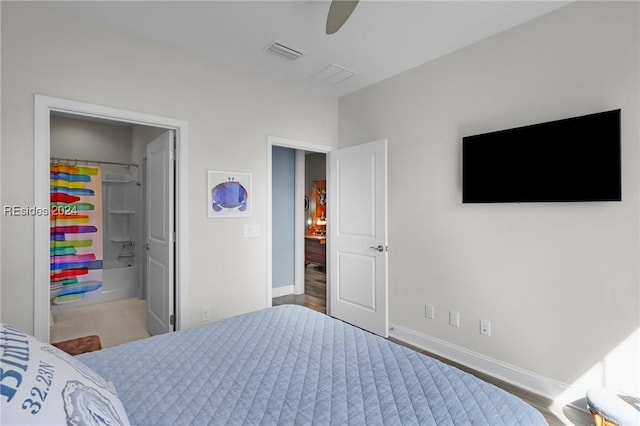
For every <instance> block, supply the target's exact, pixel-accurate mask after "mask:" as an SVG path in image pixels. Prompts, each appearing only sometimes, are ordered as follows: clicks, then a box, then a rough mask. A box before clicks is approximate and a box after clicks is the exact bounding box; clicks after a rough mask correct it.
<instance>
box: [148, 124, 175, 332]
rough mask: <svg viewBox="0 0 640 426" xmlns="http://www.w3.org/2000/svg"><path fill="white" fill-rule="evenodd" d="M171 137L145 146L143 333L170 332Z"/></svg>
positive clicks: (167, 134) (166, 135) (170, 133)
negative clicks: (144, 291)
mask: <svg viewBox="0 0 640 426" xmlns="http://www.w3.org/2000/svg"><path fill="white" fill-rule="evenodd" d="M173 141H174V134H173V131H172V130H169V131H167V132H165V133H164V134H162V135H161V136H160V137H158V138H157V139H156V140H154V141H153V142H151V143H150V144H149V145H147V181H146V183H147V211H146V222H147V223H146V228H147V246H146V247H147V250H146V266H147V283H146V285H147V330H148V331H149V333H150V334H151V335H156V334H162V333H168V332H170V331H173V330H174V323H175V317H174V265H173V259H174V243H175V234H174V229H175V228H174V207H173V205H174V172H175V170H174V164H175V163H174V158H173V143H174V142H173Z"/></svg>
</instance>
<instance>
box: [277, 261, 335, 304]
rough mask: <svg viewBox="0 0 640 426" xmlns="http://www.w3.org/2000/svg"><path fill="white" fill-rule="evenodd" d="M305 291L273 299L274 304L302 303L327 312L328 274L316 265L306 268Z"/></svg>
mask: <svg viewBox="0 0 640 426" xmlns="http://www.w3.org/2000/svg"><path fill="white" fill-rule="evenodd" d="M304 293H305V294H289V295H287V296H282V297H276V298H274V299H272V303H273V306H277V305H301V306H306V307H307V308H309V309H313V310H314V311H318V312H321V313H323V314H326V313H327V274H326V273H325V271H324V270H323V269H322V268H321V267H319V266H315V265H309V266H307V267H306V268H304Z"/></svg>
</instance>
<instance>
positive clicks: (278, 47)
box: [267, 41, 306, 60]
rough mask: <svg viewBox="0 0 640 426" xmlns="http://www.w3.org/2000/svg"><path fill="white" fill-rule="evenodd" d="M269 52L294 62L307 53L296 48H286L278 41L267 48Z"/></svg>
mask: <svg viewBox="0 0 640 426" xmlns="http://www.w3.org/2000/svg"><path fill="white" fill-rule="evenodd" d="M267 50H268V51H270V52H272V53H275V54H278V55H280V56H284V57H285V58H287V59H292V60H296V59H299V58H300V57H301V56H303V55H305V54H306V52H303V51H302V50H300V49H296V48H295V47H291V46H285V45H284V44H282V43H280V42H278V41H273V42H271V44H269V45H268V46H267Z"/></svg>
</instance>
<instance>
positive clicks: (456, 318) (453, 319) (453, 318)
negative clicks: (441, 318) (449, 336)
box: [449, 311, 460, 327]
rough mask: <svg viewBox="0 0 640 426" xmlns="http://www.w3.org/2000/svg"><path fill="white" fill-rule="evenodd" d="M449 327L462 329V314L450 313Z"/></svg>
mask: <svg viewBox="0 0 640 426" xmlns="http://www.w3.org/2000/svg"><path fill="white" fill-rule="evenodd" d="M449 325H450V326H453V327H460V313H459V312H456V311H449Z"/></svg>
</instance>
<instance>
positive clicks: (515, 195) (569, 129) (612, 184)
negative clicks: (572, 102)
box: [462, 109, 622, 203]
mask: <svg viewBox="0 0 640 426" xmlns="http://www.w3.org/2000/svg"><path fill="white" fill-rule="evenodd" d="M620 155H621V154H620V110H619V109H618V110H613V111H606V112H600V113H596V114H589V115H583V116H580V117H573V118H567V119H563V120H557V121H550V122H547V123H540V124H533V125H530V126H524V127H518V128H514V129H508V130H500V131H497V132H491V133H484V134H480V135H474V136H466V137H464V138H463V139H462V202H463V203H511V202H559V201H621V199H622V189H621V157H620Z"/></svg>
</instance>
